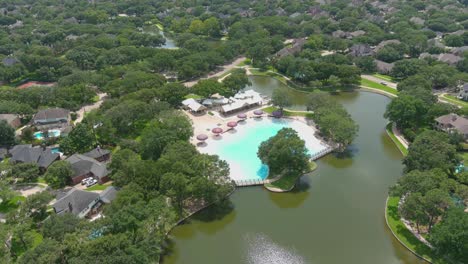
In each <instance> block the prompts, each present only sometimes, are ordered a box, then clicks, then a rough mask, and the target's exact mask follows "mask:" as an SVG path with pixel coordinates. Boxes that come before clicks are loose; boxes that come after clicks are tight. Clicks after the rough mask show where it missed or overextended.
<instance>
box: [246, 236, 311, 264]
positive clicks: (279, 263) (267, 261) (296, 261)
mask: <svg viewBox="0 0 468 264" xmlns="http://www.w3.org/2000/svg"><path fill="white" fill-rule="evenodd" d="M243 240H244V241H245V246H246V247H247V248H246V251H247V257H246V262H247V263H249V264H304V263H307V262H306V261H305V259H304V257H302V256H301V255H299V253H298V252H297V250H295V249H294V248H289V247H284V246H281V245H279V244H277V243H275V242H274V241H273V240H272V239H271V238H269V237H268V236H266V235H265V234H262V233H248V234H245V236H244V239H243Z"/></svg>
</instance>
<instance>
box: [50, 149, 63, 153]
mask: <svg viewBox="0 0 468 264" xmlns="http://www.w3.org/2000/svg"><path fill="white" fill-rule="evenodd" d="M50 152H52V153H54V154H55V153H61V152H60V148H51V149H50Z"/></svg>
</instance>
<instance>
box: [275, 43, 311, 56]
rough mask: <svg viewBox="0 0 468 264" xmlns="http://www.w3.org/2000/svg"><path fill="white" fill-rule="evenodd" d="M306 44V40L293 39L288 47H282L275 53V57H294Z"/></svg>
mask: <svg viewBox="0 0 468 264" xmlns="http://www.w3.org/2000/svg"><path fill="white" fill-rule="evenodd" d="M306 42H307V39H306V38H299V39H294V40H293V41H292V45H291V46H290V47H284V48H282V49H281V50H279V51H278V52H277V53H276V57H278V58H282V57H285V56H288V55H294V54H296V53H298V52H300V51H301V50H302V48H303V47H304V44H305V43H306Z"/></svg>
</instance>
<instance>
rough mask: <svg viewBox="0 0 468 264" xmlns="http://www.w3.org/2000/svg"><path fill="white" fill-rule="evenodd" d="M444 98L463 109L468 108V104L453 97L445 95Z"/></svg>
mask: <svg viewBox="0 0 468 264" xmlns="http://www.w3.org/2000/svg"><path fill="white" fill-rule="evenodd" d="M442 98H443V99H445V100H447V101H449V102H451V103H453V104H456V105H458V106H461V107H468V103H467V102H465V101H462V100H460V99H458V98H456V97H455V96H453V95H448V94H444V95H442Z"/></svg>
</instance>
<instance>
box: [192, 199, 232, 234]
mask: <svg viewBox="0 0 468 264" xmlns="http://www.w3.org/2000/svg"><path fill="white" fill-rule="evenodd" d="M235 218H236V212H235V211H234V204H233V203H232V202H231V200H230V199H224V200H222V201H220V202H218V203H216V204H213V205H211V206H210V207H208V208H206V209H205V210H202V211H200V212H198V213H197V214H195V215H194V216H192V217H191V219H192V220H193V224H194V225H195V226H196V229H197V231H200V232H203V233H205V234H214V233H216V232H218V231H220V230H222V229H223V228H224V227H225V226H227V225H228V224H230V223H232V222H233V221H234V219H235Z"/></svg>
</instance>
